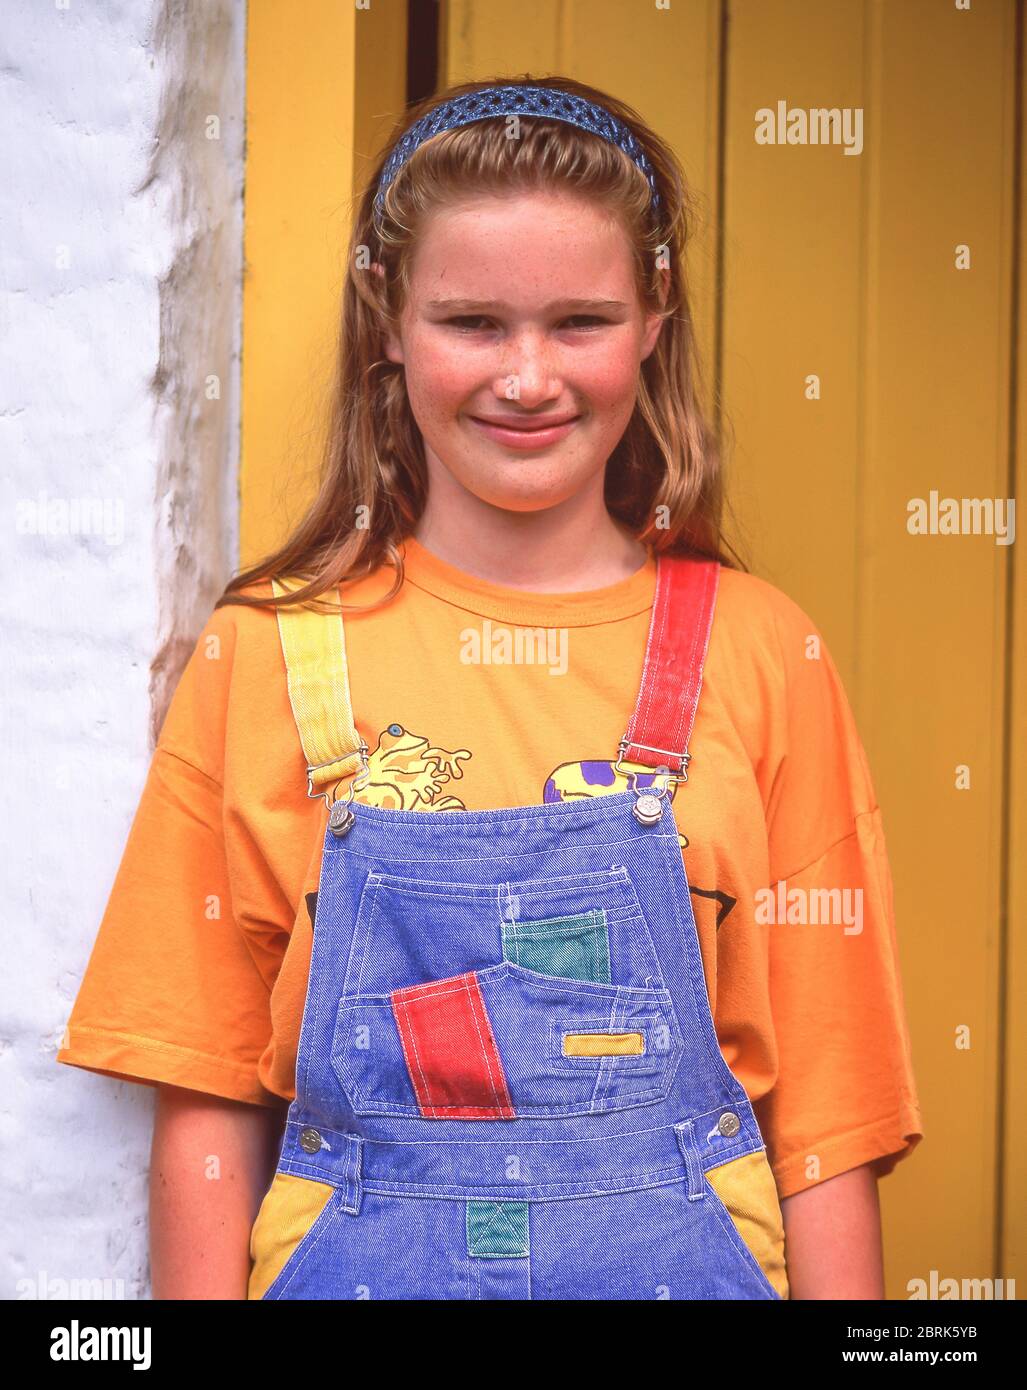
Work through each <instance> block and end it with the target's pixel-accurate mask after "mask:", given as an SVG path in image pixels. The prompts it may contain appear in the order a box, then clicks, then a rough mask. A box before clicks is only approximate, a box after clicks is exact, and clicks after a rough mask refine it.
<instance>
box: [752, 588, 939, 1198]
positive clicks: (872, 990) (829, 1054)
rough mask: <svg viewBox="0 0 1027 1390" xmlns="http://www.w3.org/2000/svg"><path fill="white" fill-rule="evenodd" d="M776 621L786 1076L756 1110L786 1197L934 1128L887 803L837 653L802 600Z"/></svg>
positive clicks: (778, 907) (778, 892)
mask: <svg viewBox="0 0 1027 1390" xmlns="http://www.w3.org/2000/svg"><path fill="white" fill-rule="evenodd" d="M776 626H777V630H778V638H779V642H780V649H781V661H782V668H783V671H784V675H785V682H784V688H785V691H786V697H785V709H784V711H783V713H782V715H781V718H780V720H779V727H778V729H777V731H776V736H775V740H774V742H775V744H776V747H775V754H774V766H773V775H772V777H770V778H769V779H768V782H767V792H768V795H767V798H766V817H767V834H768V845H769V863H770V873H771V882H770V883H769V884H768V885H767V889H766V890H765V891H764V892H763V893H762V894H761V895H760V898H761V901H760V903H759V904H758V908H757V918H758V920H759V921H762V922H765V923H766V924H767V933H768V943H769V944H768V951H769V991H770V1002H771V1012H772V1016H773V1022H774V1033H775V1040H776V1047H777V1061H778V1068H777V1080H776V1082H775V1084H774V1086H773V1087H772V1088H771V1090H770V1091H769V1092H768V1093H767V1095H765V1096H763V1097H761V1098H760V1100H759V1101H758V1102H757V1116H758V1118H759V1121H760V1125H761V1128H762V1129H763V1132H764V1137H765V1140H766V1144H767V1150H768V1155H769V1158H770V1161H771V1166H772V1168H773V1171H774V1176H775V1179H776V1181H777V1185H778V1191H779V1194H780V1196H781V1197H788V1196H791V1195H793V1194H794V1193H796V1192H800V1191H803V1190H805V1188H807V1187H809V1186H811V1185H813V1184H814V1183H817V1182H824V1181H826V1180H827V1179H828V1178H832V1177H835V1176H837V1175H838V1174H839V1173H843V1172H846V1171H848V1170H849V1169H851V1168H856V1167H859V1166H861V1165H863V1164H871V1165H873V1167H874V1170H875V1172H876V1174H877V1175H878V1177H883V1176H884V1175H885V1174H887V1173H890V1172H891V1171H892V1169H893V1168H894V1167H895V1164H896V1163H897V1162H899V1160H900V1159H902V1158H904V1157H906V1156H907V1155H908V1154H909V1153H911V1152H912V1150H913V1149H914V1148H915V1147H916V1145H917V1144H918V1143H919V1141H920V1139H921V1138H922V1137H923V1129H922V1125H921V1115H920V1107H919V1102H918V1098H917V1094H916V1086H915V1079H914V1074H913V1065H912V1055H911V1046H910V1039H909V1032H908V1024H907V1018H906V1011H905V1003H904V997H903V990H902V981H901V972H900V965H899V950H898V941H897V936H896V927H895V916H894V903H893V891H892V878H891V872H890V868H889V863H888V856H887V851H886V846H885V838H884V827H883V824H882V816H881V809H880V807H879V806H878V804H877V800H876V797H875V794H874V788H873V783H872V779H871V774H870V769H869V767H868V764H867V759H866V755H865V752H864V749H863V745H862V742H861V740H860V737H859V734H858V732H857V729H856V725H855V721H854V718H853V715H852V710H851V708H850V705H849V701H848V698H847V696H846V693H845V690H844V689H843V687H842V683H841V679H840V677H839V675H838V671H837V669H836V667H835V665H834V662H833V660H832V658H831V656H830V653H829V652H828V650H827V647H826V645H825V644H824V642H823V639H822V638H821V636H820V634H819V633H818V632H817V630H816V628H815V627H814V626H813V624H812V623H811V621H810V620H809V618H808V617H807V616H806V615H805V614H804V613H803V612H802V610H801V609H799V608H798V607H797V606H796V605H795V604H793V603H791V601H790V600H787V601H785V603H784V604H783V605H782V606H781V607H780V610H779V612H778V615H777V620H776Z"/></svg>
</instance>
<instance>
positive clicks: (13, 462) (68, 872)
mask: <svg viewBox="0 0 1027 1390" xmlns="http://www.w3.org/2000/svg"><path fill="white" fill-rule="evenodd" d="M245 19H246V7H245V0H202V3H197V2H196V0H111V2H110V3H108V2H107V0H4V3H3V15H2V24H0V295H2V297H0V514H2V516H3V525H4V531H5V534H4V540H3V544H2V546H0V632H2V643H3V647H2V657H0V681H2V686H0V711H2V735H0V736H2V745H0V748H2V765H3V770H4V774H5V782H6V786H5V788H4V796H3V799H2V803H0V837H2V849H0V860H2V863H3V903H4V912H3V919H2V920H3V926H4V935H5V938H6V939H5V942H4V955H5V961H4V971H3V983H2V986H0V989H2V995H0V1150H2V1154H3V1157H2V1164H3V1176H4V1181H3V1183H2V1184H0V1298H7V1299H11V1298H25V1297H29V1298H32V1297H37V1298H38V1297H49V1298H61V1297H66V1296H68V1295H69V1294H71V1295H72V1296H74V1295H76V1294H81V1295H86V1296H88V1289H86V1288H78V1289H76V1288H74V1287H73V1286H71V1281H87V1283H88V1282H89V1281H97V1280H105V1279H106V1280H111V1281H113V1282H112V1283H111V1284H110V1285H108V1287H107V1295H106V1296H108V1297H110V1296H114V1297H123V1298H140V1297H148V1296H149V1287H148V1281H147V1225H146V1205H147V1169H148V1164H149V1146H150V1133H151V1118H152V1107H153V1099H154V1092H153V1091H152V1090H151V1089H150V1088H148V1087H143V1086H137V1085H133V1084H131V1083H127V1082H117V1081H114V1080H110V1079H107V1078H104V1077H100V1076H96V1075H94V1074H92V1073H89V1072H85V1071H80V1070H77V1069H73V1068H71V1067H61V1066H59V1065H57V1063H56V1062H55V1060H54V1056H55V1052H56V1048H57V1043H58V1039H59V1037H60V1034H61V1030H62V1029H63V1027H64V1024H65V1022H66V1020H67V1016H68V1013H69V1011H70V1009H71V1004H72V1001H73V999H74V997H75V994H76V992H77V990H78V985H79V981H80V978H81V974H82V971H83V969H84V967H85V963H86V960H87V959H88V955H89V951H90V948H91V946H92V942H93V938H94V936H95V933H96V929H97V926H98V925H99V921H100V918H101V916H102V913H103V909H104V906H105V904H106V900H107V895H108V893H109V891H110V888H111V885H112V883H113V880H114V875H115V872H116V870H117V867H118V862H119V859H120V856H121V852H122V849H123V848H124V843H125V839H126V836H127V834H128V829H129V826H130V824H131V820H132V816H133V813H134V811H135V807H136V803H137V801H138V798H139V794H140V792H141V790H142V786H143V782H144V780H145V776H146V771H147V767H148V765H149V761H150V757H151V754H152V750H153V745H154V740H155V737H156V732H157V730H158V728H159V726H160V722H161V720H162V718H163V715H164V711H165V710H166V708H167V703H168V700H169V698H170V693H171V690H172V689H173V687H174V683H175V681H176V680H177V678H178V675H179V674H180V672H181V669H182V665H183V664H184V661H185V659H186V657H187V655H188V653H189V651H190V650H191V648H192V645H193V643H194V641H195V639H196V636H197V634H198V633H199V630H200V628H201V627H202V625H203V623H204V621H205V619H206V617H207V616H208V614H209V613H210V611H211V609H212V607H213V604H214V601H215V599H216V598H217V596H218V595H219V593H220V592H221V590H222V588H223V587H224V584H225V582H226V580H227V579H228V578H229V576H230V575H231V573H233V571H234V569H235V567H236V564H237V549H238V547H237V532H238V516H237V510H238V509H237V486H236V479H237V473H238V457H237V454H238V433H239V430H238V423H239V420H238V417H239V385H238V368H239V358H240V320H241V267H242V194H243V139H244V116H245V107H244V83H245V65H244V56H245ZM83 500H85V501H86V502H87V503H89V504H91V508H92V510H91V512H85V513H83V512H82V511H81V509H80V507H79V504H80V503H81V502H82V501H83ZM96 1292H99V1288H97V1290H96ZM93 1296H96V1293H95V1292H94V1295H93Z"/></svg>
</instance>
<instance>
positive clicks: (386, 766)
mask: <svg viewBox="0 0 1027 1390" xmlns="http://www.w3.org/2000/svg"><path fill="white" fill-rule="evenodd" d="M470 756H471V752H470V749H468V748H457V749H455V750H453V751H450V750H449V749H447V748H436V747H434V746H433V745H430V744H429V742H428V740H427V739H426V738H424V737H422V735H420V734H415V733H412V732H411V731H410V730H409V729H406V728H404V726H403V725H402V724H390V725H389V727H388V728H387V729H383V730H382V732H381V733H380V734H379V735H378V744H377V746H376V747H375V749H374V750H373V752H371V753H369V754H368V758H367V765H368V769H369V772H370V778H369V780H368V782H367V783H366V785H365V786H363V787H362V788H361V790H360V792H359V793H358V795H357V799H358V800H360V801H364V802H366V803H367V804H368V805H371V806H380V807H382V809H383V810H387V811H421V810H428V809H430V810H432V811H464V810H466V809H467V808H466V807H465V805H464V803H463V802H462V801H461V800H460V798H459V797H458V796H452V795H451V794H450V793H449V792H448V791H443V787H445V785H446V783H447V782H450V781H458V780H459V779H460V778H461V777H463V775H464V774H463V769H462V768H461V766H460V763H461V762H462V761H463V760H464V759H466V758H469V757H470Z"/></svg>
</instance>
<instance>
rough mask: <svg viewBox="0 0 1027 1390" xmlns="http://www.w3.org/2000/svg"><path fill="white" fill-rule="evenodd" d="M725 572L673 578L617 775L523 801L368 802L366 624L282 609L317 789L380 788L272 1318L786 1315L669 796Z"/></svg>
mask: <svg viewBox="0 0 1027 1390" xmlns="http://www.w3.org/2000/svg"><path fill="white" fill-rule="evenodd" d="M718 575H719V567H718V566H717V565H716V564H715V563H713V562H707V561H699V560H694V559H685V558H669V557H664V556H661V557H659V558H658V564H657V585H656V598H655V603H654V607H653V614H652V620H651V626H650V632H649V640H648V643H647V649H646V656H645V666H644V671H643V676H642V682H641V688H640V692H639V697H638V704H637V706H636V709H635V712H634V714H633V716H632V719H631V722H630V723H629V725H628V730H627V732H626V734H625V737H624V739H622V740H621V744H620V756H619V757H618V758H617V759H616V761H613V760H611V761H610V762H608V763H602V762H597V763H594V764H587V765H586V767H589V768H592V769H594V770H595V772H594V780H595V794H586V795H582V796H580V797H579V798H578V799H574V800H558V801H553V802H547V803H543V804H541V805H534V806H515V807H510V808H507V809H498V810H482V811H473V810H450V811H439V812H437V813H435V814H433V813H432V812H430V811H407V810H394V809H387V808H383V807H381V806H377V805H372V804H365V803H362V802H361V801H360V800H359V796H358V794H357V792H356V791H355V789H358V788H359V786H360V780H361V777H360V769H361V768H366V749H367V745H366V744H364V743H363V740H362V739H361V738H360V737H359V735H358V734H357V732H356V729H355V726H354V723H353V717H352V710H351V706H350V698H349V686H348V677H347V672H346V664H345V640H344V635H343V623H342V618H341V616H338V615H330V616H329V615H324V614H320V613H317V612H315V611H314V610H310V609H297V608H294V609H291V610H287V609H279V610H278V620H279V626H280V632H281V638H282V645H283V650H284V652H285V658H286V666H287V671H288V677H289V693H290V700H291V702H292V707H293V710H294V713H295V715H296V720H297V724H298V727H299V732H300V739H301V743H302V746H303V749H304V753H305V755H306V761H307V764H308V790H309V791H310V792H311V794H318V789H319V788H321V787H323V786H326V785H327V784H328V783H337V782H338V781H339V780H340V779H341V778H343V777H344V776H346V775H347V774H348V773H350V772H354V771H355V772H356V776H355V777H354V779H353V781H352V782H351V784H350V788H349V794H348V796H347V798H346V799H344V800H337V801H335V802H333V803H330V808H331V809H330V815H329V818H328V825H327V826H326V830H325V838H324V848H323V858H322V864H321V872H320V882H319V887H318V893H317V903H316V911H315V916H314V928H313V948H312V958H311V966H310V976H309V984H308V989H307V996H306V1003H305V1007H304V1013H303V1022H302V1028H301V1034H300V1043H299V1051H298V1056H297V1065H296V1097H295V1100H294V1101H293V1102H292V1104H291V1105H290V1107H289V1111H288V1116H287V1120H286V1125H285V1132H284V1135H283V1138H282V1144H281V1150H280V1154H279V1159H278V1165H277V1168H276V1171H275V1175H274V1178H273V1180H272V1183H271V1186H270V1188H269V1189H268V1192H267V1194H266V1195H265V1197H264V1201H263V1203H262V1206H261V1209H260V1212H259V1214H258V1217H257V1220H256V1222H255V1224H254V1227H253V1231H252V1236H251V1244H250V1253H251V1257H252V1259H253V1261H254V1264H253V1269H252V1273H251V1276H250V1282H249V1292H248V1296H249V1298H251V1299H255V1298H262V1299H361V1298H377V1299H527V1298H541V1299H659V1298H670V1299H720V1298H725V1299H742V1298H744V1299H780V1298H786V1297H787V1296H788V1286H787V1279H786V1273H785V1266H784V1255H783V1246H784V1236H783V1228H782V1225H781V1215H780V1207H779V1205H778V1198H777V1191H776V1187H775V1184H774V1179H773V1175H772V1173H771V1170H770V1165H769V1162H768V1159H767V1154H766V1149H765V1146H764V1142H763V1138H762V1135H761V1133H760V1129H759V1126H758V1124H757V1122H756V1118H755V1115H754V1113H753V1109H752V1106H751V1104H750V1102H749V1100H748V1097H747V1095H746V1092H745V1090H744V1088H743V1086H742V1085H741V1083H740V1082H739V1081H738V1080H737V1078H736V1077H735V1076H734V1075H733V1074H732V1072H731V1071H730V1069H729V1068H728V1066H727V1063H726V1062H725V1061H724V1058H723V1056H722V1054H721V1051H720V1047H719V1045H718V1042H717V1037H716V1033H715V1030H714V1025H713V1019H712V1016H711V1012H710V1005H709V1000H708V996H707V992H706V984H705V978H704V974H703V965H702V958H701V955H700V949H699V941H698V936H697V933H696V925H695V918H694V915H693V911H692V905H691V898H690V895H689V887H688V883H687V881H686V878H685V870H684V865H683V862H682V851H681V846H680V843H679V840H678V837H677V827H676V825H675V821H674V814H673V810H672V809H671V807H670V798H669V792H670V786H671V783H672V782H673V783H679V782H680V783H683V782H684V781H685V779H686V777H687V768H688V761H689V758H690V756H691V755H690V754H689V753H688V752H687V751H686V749H687V743H688V737H689V734H690V732H691V728H692V723H693V720H694V717H695V711H696V706H697V703H698V699H699V691H700V687H701V673H702V663H703V660H704V657H705V653H706V648H707V643H708V639H709V631H710V625H711V623H712V618H713V611H714V603H715V597H716V589H717V580H718ZM274 588H275V592H276V593H284V592H287V586H286V585H284V584H282V583H279V582H278V581H274ZM340 750H342V751H340ZM354 750H355V751H354ZM626 757H628V758H630V759H631V761H630V762H628V763H625V758H626ZM327 800H328V797H327V796H326V801H327Z"/></svg>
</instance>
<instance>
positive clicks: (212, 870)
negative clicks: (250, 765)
mask: <svg viewBox="0 0 1027 1390" xmlns="http://www.w3.org/2000/svg"><path fill="white" fill-rule="evenodd" d="M234 640H235V627H234V620H233V618H232V616H231V610H230V609H229V608H222V609H217V610H215V611H214V613H213V615H212V616H211V618H210V619H209V620H208V622H207V624H206V626H205V627H204V630H203V632H202V633H201V634H200V637H199V639H198V640H197V643H196V645H195V647H194V650H193V652H192V655H191V656H190V659H189V661H188V663H187V665H186V667H185V670H184V671H183V673H182V676H181V678H180V680H179V683H178V686H177V688H176V690H175V693H174V696H173V698H172V701H171V705H170V707H169V710H168V714H167V716H166V718H165V721H164V725H163V728H162V730H161V734H160V737H159V739H158V742H157V747H156V750H155V752H154V755H153V758H152V761H151V764H150V767H149V771H148V773H147V777H146V782H145V785H144V787H143V791H142V795H141V797H140V800H139V803H138V806H137V808H136V812H135V815H134V818H133V822H132V826H131V830H130V832H129V836H128V840H127V843H126V845H125V847H124V850H123V853H122V856H121V861H120V864H119V867H118V870H117V874H116V877H115V880H114V885H113V888H112V890H111V894H110V897H109V900H108V902H107V906H106V909H105V912H104V915H103V918H102V921H101V923H100V927H99V930H98V933H97V936H96V939H95V942H94V945H93V948H92V952H91V955H90V957H89V961H88V965H87V967H86V970H85V974H84V977H83V979H82V983H81V986H80V988H79V991H78V994H77V996H76V999H75V1002H74V1006H73V1008H72V1011H71V1015H70V1017H69V1020H68V1025H67V1028H66V1030H65V1036H64V1038H63V1040H62V1044H63V1045H62V1046H61V1048H60V1049H59V1051H58V1053H57V1061H58V1062H64V1063H67V1064H69V1065H71V1066H77V1067H83V1068H85V1069H86V1070H89V1071H94V1072H99V1073H102V1074H103V1075H108V1076H114V1077H118V1078H119V1079H123V1080H129V1081H137V1082H143V1083H147V1084H154V1083H156V1082H165V1083H168V1084H171V1085H174V1086H182V1087H186V1088H189V1089H192V1090H197V1091H203V1092H207V1093H209V1094H211V1095H216V1096H222V1097H224V1098H226V1099H230V1100H239V1101H246V1102H250V1103H253V1104H261V1105H275V1104H278V1098H277V1097H275V1096H272V1095H271V1094H270V1093H269V1092H268V1091H266V1090H265V1089H264V1087H263V1086H262V1085H261V1083H260V1081H259V1080H258V1074H257V1064H258V1060H259V1058H260V1056H261V1054H262V1053H263V1051H264V1049H265V1048H266V1046H267V1044H268V1040H269V1038H270V1036H271V1019H270V1007H269V987H268V984H267V982H266V979H265V977H264V975H263V974H262V973H261V971H260V970H259V969H258V967H257V964H256V963H255V961H254V959H253V957H252V955H251V953H250V951H249V949H248V946H247V943H246V941H245V939H244V937H243V934H242V933H241V932H240V930H239V929H238V926H237V924H236V921H235V918H234V916H233V911H232V898H231V889H230V878H229V872H228V866H227V862H226V849H225V839H224V822H223V814H222V804H223V790H222V782H221V777H222V775H223V772H222V770H223V762H224V759H223V750H224V734H225V719H226V709H227V704H228V692H229V689H230V684H231V666H232V656H233V650H234V646H233V644H234Z"/></svg>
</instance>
